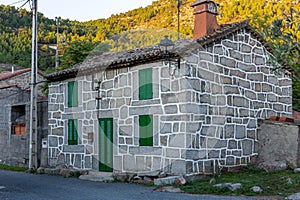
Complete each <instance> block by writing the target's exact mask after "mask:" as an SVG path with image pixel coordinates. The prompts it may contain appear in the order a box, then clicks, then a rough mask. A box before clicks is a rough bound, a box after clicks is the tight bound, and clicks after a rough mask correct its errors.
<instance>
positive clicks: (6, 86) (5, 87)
mask: <svg viewBox="0 0 300 200" xmlns="http://www.w3.org/2000/svg"><path fill="white" fill-rule="evenodd" d="M17 86H18V85H17V84H11V85H0V90H1V89H7V88H12V87H17Z"/></svg>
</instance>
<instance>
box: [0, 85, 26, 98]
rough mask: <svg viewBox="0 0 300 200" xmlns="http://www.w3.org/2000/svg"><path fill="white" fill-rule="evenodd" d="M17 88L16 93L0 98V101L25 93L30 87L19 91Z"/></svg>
mask: <svg viewBox="0 0 300 200" xmlns="http://www.w3.org/2000/svg"><path fill="white" fill-rule="evenodd" d="M17 88H18V89H19V91H18V92H16V93H13V94H10V95H7V96H4V97H0V100H2V99H6V98H8V97H12V96H15V95H18V94H21V93H23V92H26V90H27V89H29V88H30V87H27V88H24V89H20V88H19V87H17Z"/></svg>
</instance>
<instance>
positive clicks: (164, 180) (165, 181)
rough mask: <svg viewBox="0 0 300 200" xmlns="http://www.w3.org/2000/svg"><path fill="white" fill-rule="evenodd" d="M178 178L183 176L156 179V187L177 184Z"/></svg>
mask: <svg viewBox="0 0 300 200" xmlns="http://www.w3.org/2000/svg"><path fill="white" fill-rule="evenodd" d="M178 178H182V176H169V177H166V178H158V179H154V185H157V186H161V185H173V184H174V183H175V180H176V179H178Z"/></svg>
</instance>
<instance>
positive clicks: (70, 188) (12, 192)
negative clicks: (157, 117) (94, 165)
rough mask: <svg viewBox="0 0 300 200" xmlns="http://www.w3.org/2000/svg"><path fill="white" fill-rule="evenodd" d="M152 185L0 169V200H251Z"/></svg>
mask: <svg viewBox="0 0 300 200" xmlns="http://www.w3.org/2000/svg"><path fill="white" fill-rule="evenodd" d="M153 189H154V187H149V186H143V185H136V184H126V183H101V182H90V181H83V180H79V179H77V178H63V177H61V176H50V175H34V174H26V173H22V172H11V171H3V170H0V199H1V200H40V199H41V200H52V199H55V200H60V199H64V200H67V199H72V200H77V199H78V200H79V199H80V200H92V199H93V200H94V199H99V200H126V199H128V200H147V199H159V200H165V199H166V200H167V199H170V200H184V199H188V200H196V199H197V200H210V199H212V200H228V199H233V200H250V199H253V198H246V197H222V196H211V195H191V194H178V193H166V192H153Z"/></svg>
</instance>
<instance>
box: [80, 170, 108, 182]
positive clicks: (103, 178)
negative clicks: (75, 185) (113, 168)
mask: <svg viewBox="0 0 300 200" xmlns="http://www.w3.org/2000/svg"><path fill="white" fill-rule="evenodd" d="M79 179H81V180H86V181H94V182H112V181H114V178H113V174H112V173H109V172H98V171H89V172H88V175H81V176H79Z"/></svg>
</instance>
